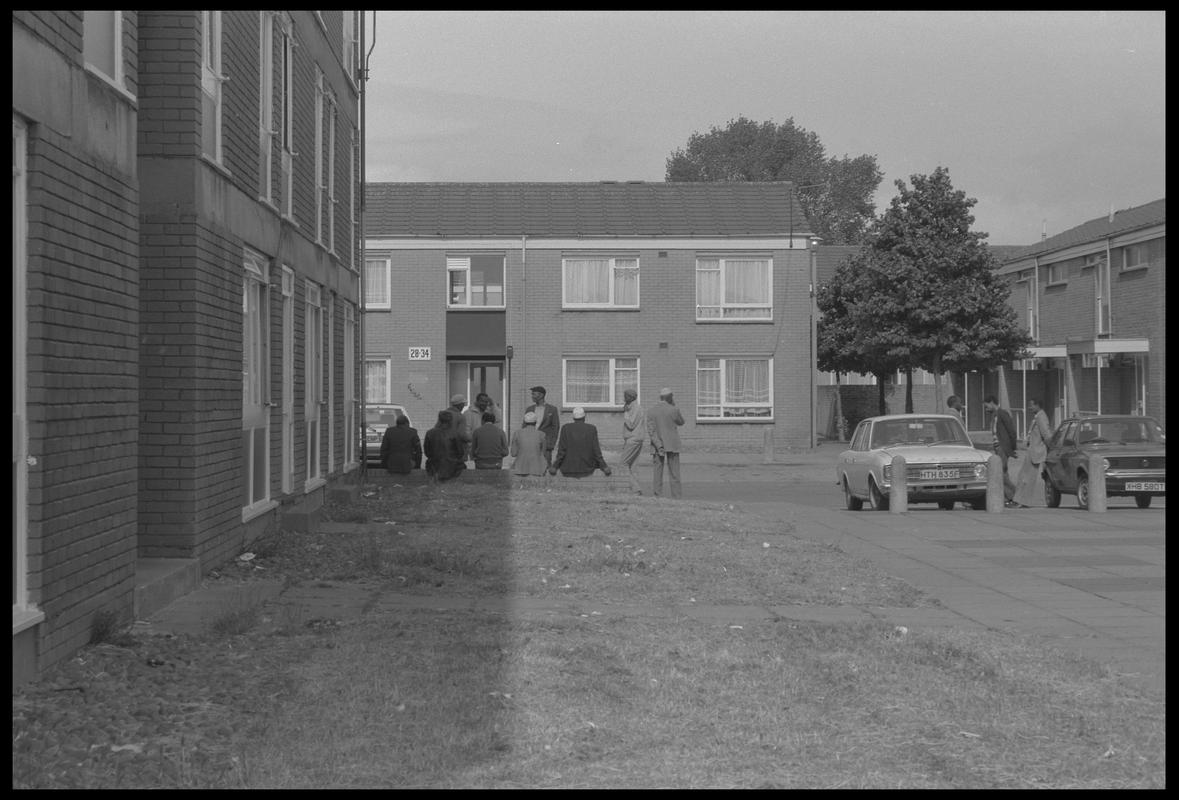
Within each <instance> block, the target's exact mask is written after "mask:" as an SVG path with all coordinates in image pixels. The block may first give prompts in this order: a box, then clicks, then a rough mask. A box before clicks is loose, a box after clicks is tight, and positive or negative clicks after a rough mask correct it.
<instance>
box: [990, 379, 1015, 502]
mask: <svg viewBox="0 0 1179 800" xmlns="http://www.w3.org/2000/svg"><path fill="white" fill-rule="evenodd" d="M983 408H984V409H986V412H987V413H988V414H990V415H991V436H992V438H993V442H992V447H993V448H994V450H995V453H997V454H998V456H999V460H1000V461H1002V462H1003V497H1004V499H1005V500H1006V501H1007V506H1008V507H1013V506H1015V505H1016V503H1015V501H1014V499H1013V498H1014V497H1015V483H1014V482H1013V481H1012V480H1011V475H1010V474H1009V470H1008V464H1007V462H1008V460H1010V459H1011V458H1014V457H1015V448H1016V436H1015V423H1014V422H1012V421H1011V413H1010V412H1008V411H1007V409H1005V408H1000V407H999V398H997V397H995V395H993V394H988V395H987V396H986V397H985V398H984V399H983Z"/></svg>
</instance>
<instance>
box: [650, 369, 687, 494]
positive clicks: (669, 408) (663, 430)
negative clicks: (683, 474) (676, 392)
mask: <svg viewBox="0 0 1179 800" xmlns="http://www.w3.org/2000/svg"><path fill="white" fill-rule="evenodd" d="M683 424H684V415H683V414H681V413H680V410H679V409H678V408H676V407H675V398H674V397H673V396H672V393H671V389H668V388H666V387H665V388H663V389H661V390H660V391H659V402H658V403H656V404H655V405H653V406H651V407H650V408H649V409H647V434H648V435H649V436H650V437H651V448H652V449H653V450H654V451H655V452H654V453H653V454H652V456H651V457H652V459H654V466H655V469H654V472H655V475H654V478H655V496H656V497H662V496H663V465H664V463H666V464H667V479H668V483H669V484H670V485H671V496H672V497H675V498H678V497H680V496H681V495H682V489H681V488H680V432H679V426H681V425H683Z"/></svg>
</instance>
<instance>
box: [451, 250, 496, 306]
mask: <svg viewBox="0 0 1179 800" xmlns="http://www.w3.org/2000/svg"><path fill="white" fill-rule="evenodd" d="M478 255H479V256H480V257H483V256H490V257H493V258H499V259H500V260H501V261H502V262H503V269H502V271H501V272H500V276H501V280H502V284H501V289H502V292H501V295H502V297H503V301H502V302H501V303H500V304H499V305H472V303H471V272H472V270H471V258H472V257H473V256H470V255H466V256H447V257H446V307H447V308H474V309H480V310H481V309H486V308H506V307H507V302H508V287H507V285H506V284H507V282H508V281H507V278H508V276H507V271H508V270H507V259H506V258H505V257H504V255H503V254H502V253H480V254H478ZM455 272H464V273H466V282H465V284H464V288H463V291H464V296H465V297H466V302H463V303H455V302H453V298H452V297H451V292H450V287H451V275H452V274H453V273H455Z"/></svg>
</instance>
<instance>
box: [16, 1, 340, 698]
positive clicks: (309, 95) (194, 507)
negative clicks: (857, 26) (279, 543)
mask: <svg viewBox="0 0 1179 800" xmlns="http://www.w3.org/2000/svg"><path fill="white" fill-rule="evenodd" d="M12 27H13V407H14V408H13V412H14V413H13V429H14V446H13V508H14V512H13V522H14V525H13V679H14V682H16V681H19V680H23V679H24V678H27V677H29V676H30V675H33V674H35V673H36V672H37V671H38V670H40V669H43V668H45V667H48V666H50V665H52V664H53V663H56V662H57V661H60V660H61V659H63V658H65V657H67V656H68V655H70V654H71V653H72V652H74V651H75V650H76V649H77V648H78V647H80V646H81V645H84V644H85V643H86V642H87V641H88V640H89V638H90V631H91V626H92V624H93V620H94V616H95V613H96V612H98V611H100V610H102V611H109V612H113V613H115V614H116V615H117V616H118V617H119V618H120V619H122V620H124V621H128V622H129V621H130V619H131V617H132V615H133V614H139V615H142V614H144V613H146V612H149V611H150V610H151V609H150V608H149V607H148V606H150V605H151V604H152V603H162V602H166V601H167V600H170V599H171V598H172V597H173V596H175V593H176V592H182V591H184V590H186V589H187V588H191V587H192V586H195V581H196V580H197V579H199V577H200V575H201V574H202V573H203V572H206V571H208V570H209V569H212V568H213V567H215V566H218V565H219V564H221V563H223V562H225V561H227V560H229V559H231V558H233V557H234V556H236V555H237V554H238V553H239V552H241V549H242V548H243V546H244V544H245V543H246V542H247V541H249V540H250V539H251V538H252V537H254V536H256V535H257V534H259V533H260V532H261V531H262V530H264V529H265V528H266V527H267V526H271V525H277V524H278V522H279V519H280V515H281V516H283V517H285V520H284V524H292V525H293V524H299V523H300V521H301V520H305V519H306V517H307V516H309V515H313V514H314V512H315V509H316V508H317V507H318V506H319V505H320V504H321V503H322V502H323V497H324V492H325V491H326V487H327V486H328V484H329V482H330V481H331V480H332V479H333V478H335V477H338V476H340V475H342V474H344V473H345V472H347V471H349V470H350V469H353V468H355V467H356V466H357V462H358V453H357V444H356V443H357V436H356V430H357V428H358V426H357V424H356V420H355V413H356V412H355V407H356V400H357V399H358V398H357V397H356V390H357V386H358V376H357V374H356V369H355V363H356V353H357V346H358V336H357V331H356V326H357V316H358V315H357V305H358V302H359V297H360V289H359V271H358V270H357V267H356V258H357V252H358V245H359V239H358V231H359V224H358V221H357V220H358V215H359V205H360V197H359V191H360V189H359V187H360V152H361V147H362V142H361V132H360V126H359V119H360V117H359V103H360V88H361V87H360V83H359V81H360V71H359V63H360V62H359V59H360V54H361V52H362V46H361V31H360V16H359V12H355V11H322V12H313V11H292V12H285V11H277V12H271V11H262V12H259V11H225V12H221V11H14V12H13V25H12ZM27 76H36V79H35V80H33V79H22V77H27Z"/></svg>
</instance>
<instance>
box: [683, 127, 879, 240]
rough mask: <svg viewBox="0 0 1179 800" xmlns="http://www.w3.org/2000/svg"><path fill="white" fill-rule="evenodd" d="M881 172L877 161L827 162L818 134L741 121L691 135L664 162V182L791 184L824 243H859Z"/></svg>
mask: <svg viewBox="0 0 1179 800" xmlns="http://www.w3.org/2000/svg"><path fill="white" fill-rule="evenodd" d="M882 178H883V173H882V172H881V171H880V168H879V167H878V166H877V165H876V157H875V156H869V155H862V156H857V157H855V158H849V157H847V156H843V157H842V158H828V157H827V155H826V152H825V150H824V148H823V143H822V142H821V141H820V140H819V137H818V135H817V134H815V133H812V132H811V131H808V130H806V129H804V128H800V127H798V126H796V125H795V124H794V120H793V119H787V120H786V121H785V122H783V123H782V124H781V125H778V124H775V123H773V122H762V123H757V122H753V121H752V120H749V119H746V118H745V117H738V118H737V119H735V120H730V121H729V124H728V126H727V127H725V128H718V127H715V126H713V128H712V129H711V130H710V131H709V132H708V133H704V134H702V133H693V134H692V135H691V136H690V137H689V138H688V144H687V147H684V148H679V149H677V150H676V151H675V152H673V153H672V154H671V156H670V157H669V158H668V159H667V173H666V180H667V181H669V182H676V181H733V182H737V181H791V182H793V183H794V184H795V188H796V190H797V191H798V199H799V202H800V203H801V205H802V207H803V210H804V211H805V212H806V215H807V218H808V219H809V220H810V222H811V227H812V228H813V229H814V231H813V232H814V233H815V234H816V235H818V236H821V237H822V238H823V241H824V242H826V243H827V244H859V243H860V241H861V240H862V239H863V237H864V233H865V231H866V230H867V228H868V225H869V223H871V221H872V219H873V217H874V215H875V213H876V208H875V205H874V204H873V202H872V197H873V195H874V194H875V193H876V189H877V188H878V187H879V186H880V181H881V179H882Z"/></svg>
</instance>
